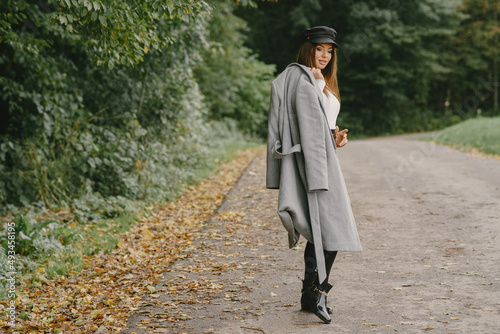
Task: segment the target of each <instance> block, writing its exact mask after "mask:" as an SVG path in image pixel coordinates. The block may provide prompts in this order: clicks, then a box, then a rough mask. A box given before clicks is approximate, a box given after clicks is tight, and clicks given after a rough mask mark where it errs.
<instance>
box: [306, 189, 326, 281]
mask: <svg viewBox="0 0 500 334" xmlns="http://www.w3.org/2000/svg"><path fill="white" fill-rule="evenodd" d="M307 198H308V202H309V214H310V217H311V232H312V237H313V243H314V253H315V254H316V265H317V268H318V278H319V283H320V284H322V283H323V281H324V280H325V279H326V263H325V254H324V253H323V240H322V239H321V224H320V220H319V205H318V194H317V193H315V192H309V193H307Z"/></svg>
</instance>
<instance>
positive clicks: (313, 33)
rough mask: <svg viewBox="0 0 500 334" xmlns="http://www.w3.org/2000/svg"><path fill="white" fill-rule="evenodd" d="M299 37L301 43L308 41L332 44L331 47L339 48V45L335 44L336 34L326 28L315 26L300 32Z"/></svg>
mask: <svg viewBox="0 0 500 334" xmlns="http://www.w3.org/2000/svg"><path fill="white" fill-rule="evenodd" d="M300 36H301V40H302V41H303V42H304V41H306V40H308V41H311V42H313V43H316V44H320V43H332V44H333V47H335V48H338V47H339V45H338V44H337V43H336V42H335V36H337V32H336V31H335V30H334V29H332V28H330V27H327V26H317V27H312V28H309V29H307V30H305V31H304V32H302V34H301V35H300Z"/></svg>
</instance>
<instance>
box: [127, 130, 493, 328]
mask: <svg viewBox="0 0 500 334" xmlns="http://www.w3.org/2000/svg"><path fill="white" fill-rule="evenodd" d="M414 137H415V136H395V137H388V138H376V139H367V140H359V141H351V142H349V144H348V145H347V146H346V147H345V148H343V149H340V150H339V157H340V161H341V165H342V170H343V173H344V177H345V179H346V183H347V187H348V190H349V193H350V196H351V200H352V205H353V210H354V214H355V217H356V221H357V224H358V228H359V233H360V237H361V241H362V245H363V248H364V249H363V252H361V253H340V254H339V256H338V257H337V261H336V262H335V265H334V269H333V272H332V276H331V279H330V282H331V283H332V284H333V285H334V288H333V289H332V291H331V292H330V295H329V302H330V305H331V306H332V307H333V309H334V313H333V315H332V323H331V324H329V325H326V324H323V323H322V322H321V321H320V320H319V319H318V318H317V317H316V316H314V315H313V314H311V313H306V312H302V311H300V289H301V282H300V281H299V280H298V279H297V276H299V275H302V271H303V269H302V268H303V264H302V250H303V247H304V243H303V242H301V244H300V247H299V249H295V250H290V249H288V247H287V239H286V233H285V230H284V229H283V227H282V226H281V224H280V222H279V219H278V216H277V214H276V205H277V204H276V200H277V191H272V190H265V189H264V177H265V154H264V152H263V154H261V155H259V156H258V157H257V158H256V159H255V160H254V161H253V162H252V164H251V165H250V166H249V168H248V169H247V170H246V171H245V173H244V174H243V175H242V177H241V179H240V180H239V182H238V183H237V185H236V186H235V187H234V188H233V189H232V190H231V192H230V194H229V195H228V197H227V200H226V201H225V203H224V204H223V205H222V206H221V207H220V209H219V211H218V213H217V215H215V216H214V218H213V219H212V220H211V221H210V222H208V223H207V226H206V227H205V228H204V229H203V231H201V232H200V234H199V235H198V236H197V242H196V243H195V244H193V246H192V247H191V248H190V249H188V250H186V255H188V256H187V257H186V259H184V260H181V261H178V262H177V263H175V264H174V265H173V266H171V267H170V268H169V269H168V270H167V271H166V272H165V276H164V280H163V281H161V282H159V283H158V284H157V286H156V288H157V290H158V293H157V294H153V297H147V298H145V299H144V302H143V303H142V304H141V306H140V308H139V309H138V311H137V312H136V313H135V314H134V315H133V316H132V317H131V318H130V320H129V326H128V328H127V329H126V330H125V331H124V333H133V332H135V333H137V334H139V333H221V334H226V333H227V334H234V333H244V334H247V333H248V334H250V333H266V334H270V333H287V334H292V333H297V334H309V333H325V334H326V333H371V332H377V333H395V332H398V333H453V334H458V333H464V334H465V333H467V334H469V333H488V334H496V333H500V241H499V236H500V160H495V159H486V158H479V157H472V156H470V155H467V154H464V153H460V152H457V151H455V150H451V149H448V148H445V147H442V146H436V145H434V144H431V143H426V142H420V141H416V140H413V139H414ZM173 317H175V318H176V319H180V320H178V321H177V322H172V321H171V320H172V319H173Z"/></svg>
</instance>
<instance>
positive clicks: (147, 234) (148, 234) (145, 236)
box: [142, 228, 153, 240]
mask: <svg viewBox="0 0 500 334" xmlns="http://www.w3.org/2000/svg"><path fill="white" fill-rule="evenodd" d="M143 233H144V234H143V236H142V240H149V239H151V238H153V234H151V231H150V230H148V229H147V228H146V229H145V230H144V231H143Z"/></svg>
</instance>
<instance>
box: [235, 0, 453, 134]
mask: <svg viewBox="0 0 500 334" xmlns="http://www.w3.org/2000/svg"><path fill="white" fill-rule="evenodd" d="M458 5H459V3H458V1H451V2H450V1H448V2H441V1H437V0H425V1H404V2H403V1H391V2H387V1H381V0H380V1H373V0H372V1H358V2H356V3H354V4H353V3H352V2H350V1H336V2H335V3H332V2H320V1H317V0H294V1H287V2H286V3H285V2H278V3H276V4H271V3H265V4H262V5H261V6H260V10H259V11H255V10H246V11H243V10H240V11H239V14H240V15H241V16H242V17H243V18H245V19H247V21H248V22H249V24H250V28H251V37H250V39H249V45H250V46H251V47H252V48H254V50H256V52H257V53H258V54H259V55H260V57H261V59H263V60H265V61H266V62H271V63H274V64H277V66H278V70H282V69H283V68H284V67H285V66H286V65H287V64H288V63H290V62H291V61H293V59H294V58H295V52H296V50H297V43H294V41H296V36H297V35H298V34H299V33H300V31H302V30H303V29H305V28H306V27H309V26H314V25H328V26H332V27H333V28H335V29H336V30H337V33H338V36H337V39H338V41H339V43H340V47H341V48H340V50H339V84H340V89H341V96H342V112H341V114H340V117H339V121H340V122H343V124H344V126H348V127H350V128H351V130H353V132H355V133H356V132H358V133H360V132H362V133H365V134H383V133H393V132H398V131H415V130H425V129H430V128H432V127H433V126H434V125H433V124H434V123H433V122H432V121H431V119H432V118H434V117H440V115H438V116H436V114H435V113H434V112H433V110H431V106H430V104H429V96H430V95H431V91H432V83H433V81H434V80H435V78H437V77H440V76H444V75H446V73H448V72H450V70H451V68H450V67H449V66H450V65H452V64H446V63H443V62H442V61H441V57H442V55H443V53H446V50H445V49H444V45H445V44H444V42H445V41H448V40H451V39H452V37H453V35H454V32H455V29H456V26H457V24H458V22H459V20H458V15H457V11H456V10H457V7H458ZM262 30H266V31H267V32H271V33H267V36H269V38H266V37H264V35H263V31H262Z"/></svg>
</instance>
